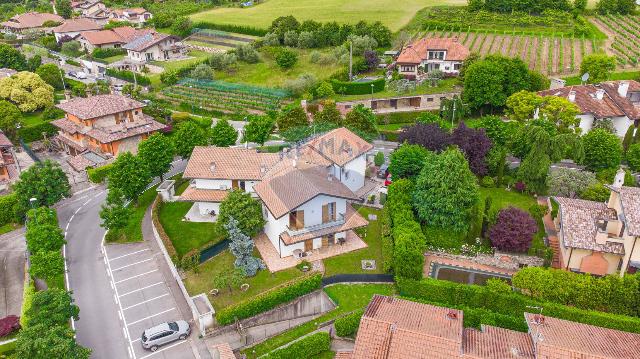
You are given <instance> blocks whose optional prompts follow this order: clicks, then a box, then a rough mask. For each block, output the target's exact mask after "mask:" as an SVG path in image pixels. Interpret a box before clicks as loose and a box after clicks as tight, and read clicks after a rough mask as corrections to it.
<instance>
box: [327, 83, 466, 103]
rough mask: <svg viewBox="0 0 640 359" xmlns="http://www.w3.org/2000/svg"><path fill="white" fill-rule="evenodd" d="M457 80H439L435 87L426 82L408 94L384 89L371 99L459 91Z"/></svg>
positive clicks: (342, 97)
mask: <svg viewBox="0 0 640 359" xmlns="http://www.w3.org/2000/svg"><path fill="white" fill-rule="evenodd" d="M457 85H458V79H455V78H449V79H443V80H441V81H440V82H439V83H438V85H437V86H430V85H429V84H428V83H427V82H423V83H422V84H420V85H418V86H417V87H416V89H415V90H413V91H409V92H402V93H398V92H396V91H393V90H389V89H385V90H384V91H381V92H375V93H374V94H373V98H386V97H404V96H415V95H428V94H437V93H445V92H452V91H458V90H461V88H460V89H459V88H458V86H457ZM334 98H335V100H336V101H356V100H367V99H370V98H371V94H366V95H336V96H335V97H334Z"/></svg>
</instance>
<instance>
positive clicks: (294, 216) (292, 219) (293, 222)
mask: <svg viewBox="0 0 640 359" xmlns="http://www.w3.org/2000/svg"><path fill="white" fill-rule="evenodd" d="M289 228H291V229H293V230H299V229H302V228H304V211H291V212H289Z"/></svg>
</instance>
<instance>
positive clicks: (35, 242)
mask: <svg viewBox="0 0 640 359" xmlns="http://www.w3.org/2000/svg"><path fill="white" fill-rule="evenodd" d="M25 237H26V238H27V248H28V249H29V252H31V253H36V252H39V251H59V250H60V249H61V248H62V246H63V245H64V244H65V243H66V241H65V240H64V235H63V234H62V230H60V228H59V227H58V226H57V225H52V224H42V225H36V226H31V225H30V226H29V229H28V230H27V233H26V236H25Z"/></svg>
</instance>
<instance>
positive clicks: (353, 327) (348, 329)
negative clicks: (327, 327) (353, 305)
mask: <svg viewBox="0 0 640 359" xmlns="http://www.w3.org/2000/svg"><path fill="white" fill-rule="evenodd" d="M362 314H364V309H359V310H356V311H355V312H353V313H350V314H347V315H345V316H344V317H340V318H338V319H336V321H335V322H334V323H333V326H334V327H335V328H336V335H337V336H339V337H354V336H355V334H356V333H357V332H358V327H359V326H360V319H361V318H362Z"/></svg>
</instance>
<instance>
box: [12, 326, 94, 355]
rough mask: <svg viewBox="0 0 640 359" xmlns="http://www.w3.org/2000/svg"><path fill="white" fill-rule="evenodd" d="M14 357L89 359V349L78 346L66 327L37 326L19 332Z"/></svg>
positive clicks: (71, 332) (69, 329) (71, 331)
mask: <svg viewBox="0 0 640 359" xmlns="http://www.w3.org/2000/svg"><path fill="white" fill-rule="evenodd" d="M16 355H17V357H18V358H30V359H50V358H65V359H89V356H90V355H91V349H87V348H84V347H82V346H80V345H78V343H76V340H75V339H74V332H73V330H71V328H69V327H68V326H67V325H56V326H53V327H48V326H45V325H43V324H39V325H35V326H28V327H27V328H25V329H23V330H21V331H20V332H19V334H18V336H17V340H16Z"/></svg>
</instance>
